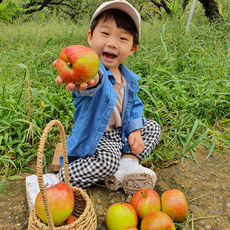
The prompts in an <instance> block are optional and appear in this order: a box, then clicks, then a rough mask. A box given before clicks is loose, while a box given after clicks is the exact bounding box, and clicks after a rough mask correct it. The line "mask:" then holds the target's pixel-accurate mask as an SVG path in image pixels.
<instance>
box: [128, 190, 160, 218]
mask: <svg viewBox="0 0 230 230" xmlns="http://www.w3.org/2000/svg"><path fill="white" fill-rule="evenodd" d="M130 204H131V205H132V206H133V207H134V208H135V210H136V212H137V216H138V218H139V220H142V219H143V217H144V216H145V215H146V214H147V213H149V212H151V211H153V210H158V211H160V210H161V200H160V197H159V196H158V194H157V193H156V192H155V191H154V190H152V189H149V188H143V189H140V190H138V191H136V192H135V193H134V194H133V196H132V198H131V201H130Z"/></svg>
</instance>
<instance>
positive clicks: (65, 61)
mask: <svg viewBox="0 0 230 230" xmlns="http://www.w3.org/2000/svg"><path fill="white" fill-rule="evenodd" d="M99 65H100V62H99V57H98V55H97V54H96V53H95V52H94V51H93V50H92V49H91V48H89V47H86V46H81V45H71V46H67V47H66V48H65V49H63V50H62V51H61V53H60V55H59V57H58V59H57V61H56V64H55V67H56V69H57V72H58V75H59V76H60V77H61V78H62V80H63V82H65V83H74V84H81V83H84V82H88V81H90V80H91V79H92V78H93V77H95V75H96V74H97V72H98V69H99Z"/></svg>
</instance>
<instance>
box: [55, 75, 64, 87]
mask: <svg viewBox="0 0 230 230" xmlns="http://www.w3.org/2000/svg"><path fill="white" fill-rule="evenodd" d="M56 83H57V84H58V85H61V84H63V83H64V82H63V80H62V79H61V77H60V76H57V78H56Z"/></svg>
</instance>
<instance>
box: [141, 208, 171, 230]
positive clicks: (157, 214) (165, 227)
mask: <svg viewBox="0 0 230 230" xmlns="http://www.w3.org/2000/svg"><path fill="white" fill-rule="evenodd" d="M140 230H175V225H174V223H173V221H172V219H171V218H170V217H169V216H168V215H167V214H166V213H164V212H162V211H158V210H154V211H151V212H149V213H148V214H146V215H145V216H144V218H143V219H142V221H141V226H140Z"/></svg>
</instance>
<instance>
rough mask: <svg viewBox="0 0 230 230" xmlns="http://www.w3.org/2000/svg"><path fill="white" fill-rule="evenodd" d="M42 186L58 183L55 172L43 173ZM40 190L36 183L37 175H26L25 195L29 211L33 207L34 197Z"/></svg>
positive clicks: (47, 186)
mask: <svg viewBox="0 0 230 230" xmlns="http://www.w3.org/2000/svg"><path fill="white" fill-rule="evenodd" d="M43 181H44V187H45V188H49V187H50V186H52V185H55V184H57V183H59V180H58V179H57V177H56V175H55V174H51V173H48V174H44V175H43ZM39 192H40V188H39V185H38V180H37V175H31V176H27V177H26V195H27V201H28V206H29V211H31V210H32V209H33V207H34V204H35V200H36V197H37V195H38V193H39Z"/></svg>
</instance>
